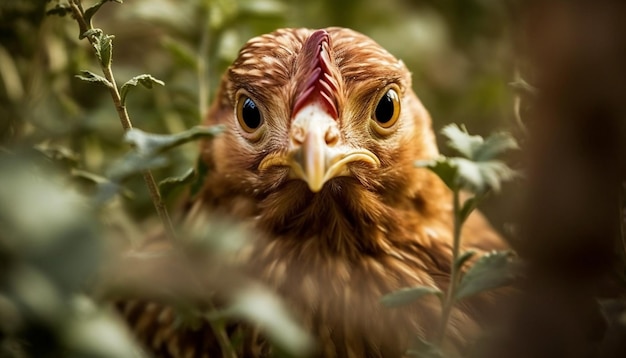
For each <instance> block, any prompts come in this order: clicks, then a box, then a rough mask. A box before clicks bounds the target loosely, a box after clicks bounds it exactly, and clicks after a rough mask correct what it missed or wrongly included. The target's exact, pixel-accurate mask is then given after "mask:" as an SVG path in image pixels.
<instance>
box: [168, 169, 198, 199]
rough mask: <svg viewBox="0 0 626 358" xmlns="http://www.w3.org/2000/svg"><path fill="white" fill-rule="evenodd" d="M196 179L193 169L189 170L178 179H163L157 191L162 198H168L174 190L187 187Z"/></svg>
mask: <svg viewBox="0 0 626 358" xmlns="http://www.w3.org/2000/svg"><path fill="white" fill-rule="evenodd" d="M195 179H196V171H195V169H194V168H189V170H187V172H185V174H183V175H181V176H178V177H170V178H166V179H163V180H162V181H161V182H160V183H159V191H160V192H161V195H162V196H163V197H166V196H168V195H169V194H170V193H171V192H173V191H174V190H175V189H177V188H180V187H182V186H184V185H188V184H191V183H193V182H194V180H195Z"/></svg>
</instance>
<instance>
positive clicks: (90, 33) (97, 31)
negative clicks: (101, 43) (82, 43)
mask: <svg viewBox="0 0 626 358" xmlns="http://www.w3.org/2000/svg"><path fill="white" fill-rule="evenodd" d="M102 34H103V32H102V30H101V29H89V30H87V31H85V32H83V33H82V34H80V35H79V36H78V38H79V39H81V40H82V39H84V38H85V37H90V36H96V37H97V38H98V39H99V38H100V37H101V36H102Z"/></svg>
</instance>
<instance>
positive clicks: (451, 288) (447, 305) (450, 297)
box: [435, 189, 462, 347]
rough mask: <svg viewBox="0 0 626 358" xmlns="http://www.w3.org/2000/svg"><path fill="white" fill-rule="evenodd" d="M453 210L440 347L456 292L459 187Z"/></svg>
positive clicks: (455, 192) (457, 279)
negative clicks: (448, 276) (451, 241)
mask: <svg viewBox="0 0 626 358" xmlns="http://www.w3.org/2000/svg"><path fill="white" fill-rule="evenodd" d="M452 192H453V210H452V215H453V219H454V228H453V243H452V260H451V261H450V271H451V273H450V284H449V285H448V289H447V290H446V297H445V299H444V303H443V309H442V313H441V321H440V322H439V329H438V331H437V337H436V340H435V342H436V343H437V345H438V346H440V347H441V343H442V342H443V339H444V337H445V335H446V331H447V328H448V321H449V319H450V313H451V311H452V306H454V295H455V293H456V285H457V283H458V281H459V277H458V276H459V269H460V267H458V265H457V264H456V261H457V260H458V258H459V249H460V246H461V224H462V222H461V217H460V213H459V212H460V207H461V205H460V199H459V189H454V190H453V191H452Z"/></svg>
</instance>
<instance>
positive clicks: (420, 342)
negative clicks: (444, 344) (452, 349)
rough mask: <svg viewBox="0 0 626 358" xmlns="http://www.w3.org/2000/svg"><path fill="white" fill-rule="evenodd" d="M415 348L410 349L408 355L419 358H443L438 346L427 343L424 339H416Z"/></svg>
mask: <svg viewBox="0 0 626 358" xmlns="http://www.w3.org/2000/svg"><path fill="white" fill-rule="evenodd" d="M416 340H417V342H416V344H415V347H413V348H411V349H409V350H408V351H407V352H406V354H407V356H409V357H419V358H443V357H444V355H443V352H442V351H441V348H439V347H438V346H437V345H435V344H433V343H430V342H427V341H425V340H424V339H423V338H422V337H417V338H416Z"/></svg>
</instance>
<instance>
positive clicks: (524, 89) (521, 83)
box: [509, 76, 539, 96]
mask: <svg viewBox="0 0 626 358" xmlns="http://www.w3.org/2000/svg"><path fill="white" fill-rule="evenodd" d="M509 86H511V88H513V89H514V90H515V91H516V92H518V93H519V94H521V95H530V96H536V95H537V94H538V93H539V90H538V89H537V87H534V86H532V85H530V84H529V83H528V82H526V81H525V80H524V79H523V78H522V77H520V76H517V78H516V79H515V81H513V82H510V83H509Z"/></svg>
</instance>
